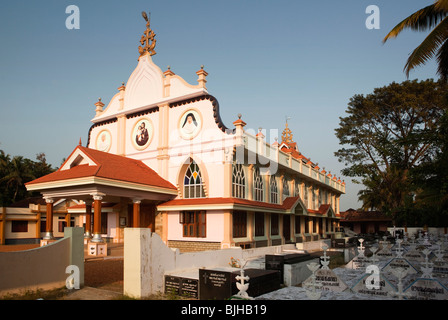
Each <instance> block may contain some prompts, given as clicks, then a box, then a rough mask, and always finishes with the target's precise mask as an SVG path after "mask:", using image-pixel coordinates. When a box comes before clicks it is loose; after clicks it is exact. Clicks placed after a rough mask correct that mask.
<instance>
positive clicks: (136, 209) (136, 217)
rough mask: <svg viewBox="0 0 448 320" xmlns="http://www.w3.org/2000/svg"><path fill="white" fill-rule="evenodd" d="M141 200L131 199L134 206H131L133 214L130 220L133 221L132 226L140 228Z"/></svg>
mask: <svg viewBox="0 0 448 320" xmlns="http://www.w3.org/2000/svg"><path fill="white" fill-rule="evenodd" d="M141 202H142V201H141V200H137V199H136V200H133V203H134V207H133V216H132V221H133V227H134V228H140V203H141Z"/></svg>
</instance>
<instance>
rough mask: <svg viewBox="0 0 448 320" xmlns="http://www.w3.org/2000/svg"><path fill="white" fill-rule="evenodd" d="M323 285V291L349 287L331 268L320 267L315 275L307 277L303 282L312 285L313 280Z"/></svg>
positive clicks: (342, 289)
mask: <svg viewBox="0 0 448 320" xmlns="http://www.w3.org/2000/svg"><path fill="white" fill-rule="evenodd" d="M313 280H314V281H315V282H316V283H318V284H320V285H321V287H320V288H321V290H322V291H334V292H342V291H344V290H345V289H347V288H348V286H347V285H346V284H345V282H344V281H342V280H341V279H340V278H339V277H338V276H337V275H336V274H335V273H334V272H333V270H331V269H322V268H321V269H318V270H316V271H315V272H314V279H313V275H312V276H310V277H309V278H308V279H306V280H305V281H304V282H303V284H305V285H308V286H311V285H312V283H311V282H312V281H313Z"/></svg>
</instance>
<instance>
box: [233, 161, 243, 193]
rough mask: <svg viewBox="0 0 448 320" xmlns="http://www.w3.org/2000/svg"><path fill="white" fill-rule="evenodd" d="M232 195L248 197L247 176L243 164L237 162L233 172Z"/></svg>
mask: <svg viewBox="0 0 448 320" xmlns="http://www.w3.org/2000/svg"><path fill="white" fill-rule="evenodd" d="M232 195H233V196H234V197H235V198H243V199H244V198H245V197H246V177H245V175H244V169H243V165H242V164H240V163H235V164H234V165H233V173H232Z"/></svg>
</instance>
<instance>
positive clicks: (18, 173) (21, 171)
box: [0, 156, 35, 203]
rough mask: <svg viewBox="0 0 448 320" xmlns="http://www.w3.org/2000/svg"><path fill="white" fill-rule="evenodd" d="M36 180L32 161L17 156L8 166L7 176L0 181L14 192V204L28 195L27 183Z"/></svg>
mask: <svg viewBox="0 0 448 320" xmlns="http://www.w3.org/2000/svg"><path fill="white" fill-rule="evenodd" d="M33 179H35V176H34V175H33V173H32V170H31V161H30V160H29V159H24V158H23V157H22V156H15V157H13V158H12V160H11V161H10V163H9V165H8V169H7V173H6V175H5V176H4V177H3V178H1V179H0V181H1V182H5V183H6V187H7V188H10V190H13V196H12V199H11V201H12V203H14V202H15V201H16V200H17V199H18V197H19V196H20V197H24V196H25V194H26V189H25V183H26V182H28V181H31V180H33Z"/></svg>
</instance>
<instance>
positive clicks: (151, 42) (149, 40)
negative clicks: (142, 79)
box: [138, 12, 157, 56]
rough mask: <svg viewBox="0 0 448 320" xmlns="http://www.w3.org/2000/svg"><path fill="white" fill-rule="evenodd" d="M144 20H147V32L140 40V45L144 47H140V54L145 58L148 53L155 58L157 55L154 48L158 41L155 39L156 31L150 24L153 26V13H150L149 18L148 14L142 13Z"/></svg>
mask: <svg viewBox="0 0 448 320" xmlns="http://www.w3.org/2000/svg"><path fill="white" fill-rule="evenodd" d="M142 16H143V19H145V20H146V31H145V32H143V36H142V38H141V40H140V43H141V44H142V46H143V45H144V47H141V46H140V47H138V52H139V53H140V56H143V55H144V54H146V53H149V55H150V56H153V55H155V54H156V52H155V50H154V48H155V47H156V42H157V40H156V39H154V38H155V36H156V34H155V33H154V31H152V30H151V28H150V24H151V20H150V17H151V13H149V17H148V15H147V14H146V12H142Z"/></svg>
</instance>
